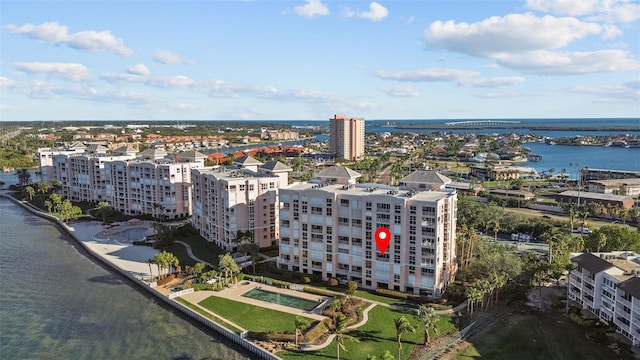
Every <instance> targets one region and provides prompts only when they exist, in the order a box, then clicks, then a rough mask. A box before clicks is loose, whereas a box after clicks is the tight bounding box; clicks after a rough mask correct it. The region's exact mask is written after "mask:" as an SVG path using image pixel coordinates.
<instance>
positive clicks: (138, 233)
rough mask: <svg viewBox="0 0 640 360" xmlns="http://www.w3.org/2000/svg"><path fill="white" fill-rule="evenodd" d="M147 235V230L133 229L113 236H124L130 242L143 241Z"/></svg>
mask: <svg viewBox="0 0 640 360" xmlns="http://www.w3.org/2000/svg"><path fill="white" fill-rule="evenodd" d="M146 234H147V228H133V229H127V230H124V231H120V232H115V233H113V235H119V236H122V237H124V238H126V239H127V240H129V241H138V240H142V239H143V238H144V237H145V235H146Z"/></svg>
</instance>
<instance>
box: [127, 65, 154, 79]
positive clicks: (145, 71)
mask: <svg viewBox="0 0 640 360" xmlns="http://www.w3.org/2000/svg"><path fill="white" fill-rule="evenodd" d="M127 73H129V74H132V75H140V76H145V75H149V68H147V67H146V66H144V65H143V64H136V65H134V66H132V67H130V68H128V69H127Z"/></svg>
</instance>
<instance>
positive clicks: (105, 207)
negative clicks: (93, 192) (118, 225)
mask: <svg viewBox="0 0 640 360" xmlns="http://www.w3.org/2000/svg"><path fill="white" fill-rule="evenodd" d="M93 210H94V211H95V214H96V215H98V216H100V217H102V222H103V223H104V222H106V221H107V216H109V215H111V212H112V210H113V209H111V205H110V204H109V203H108V202H106V201H100V202H99V203H98V205H97V206H96V207H95V208H94V209H93Z"/></svg>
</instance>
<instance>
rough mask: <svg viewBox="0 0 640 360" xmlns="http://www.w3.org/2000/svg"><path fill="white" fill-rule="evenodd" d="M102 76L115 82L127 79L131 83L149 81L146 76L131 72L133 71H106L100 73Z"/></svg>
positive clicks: (103, 78)
mask: <svg viewBox="0 0 640 360" xmlns="http://www.w3.org/2000/svg"><path fill="white" fill-rule="evenodd" d="M100 78H101V79H102V80H104V81H107V82H110V83H114V82H119V81H125V82H130V83H143V82H145V81H147V78H146V77H145V76H141V75H137V74H131V73H126V74H125V73H104V74H101V75H100Z"/></svg>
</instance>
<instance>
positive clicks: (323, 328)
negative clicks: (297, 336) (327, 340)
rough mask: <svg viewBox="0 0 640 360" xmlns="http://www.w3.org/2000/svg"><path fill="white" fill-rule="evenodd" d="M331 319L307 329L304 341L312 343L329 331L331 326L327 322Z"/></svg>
mask: <svg viewBox="0 0 640 360" xmlns="http://www.w3.org/2000/svg"><path fill="white" fill-rule="evenodd" d="M329 321H330V320H329V319H325V320H323V321H319V322H318V323H316V324H315V325H314V326H312V327H311V330H309V331H307V333H306V334H304V341H307V342H311V343H312V342H314V341H316V339H318V338H319V337H320V336H322V334H325V333H327V332H329V326H328V324H327V322H329Z"/></svg>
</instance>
